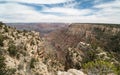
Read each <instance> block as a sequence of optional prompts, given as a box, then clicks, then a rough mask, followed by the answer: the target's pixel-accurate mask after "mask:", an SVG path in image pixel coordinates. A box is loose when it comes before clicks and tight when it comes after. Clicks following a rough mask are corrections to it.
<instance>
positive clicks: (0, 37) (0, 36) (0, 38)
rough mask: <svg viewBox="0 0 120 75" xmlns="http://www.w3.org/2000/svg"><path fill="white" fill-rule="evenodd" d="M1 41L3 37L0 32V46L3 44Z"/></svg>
mask: <svg viewBox="0 0 120 75" xmlns="http://www.w3.org/2000/svg"><path fill="white" fill-rule="evenodd" d="M3 41H4V37H3V35H1V34H0V46H3V45H4V44H3Z"/></svg>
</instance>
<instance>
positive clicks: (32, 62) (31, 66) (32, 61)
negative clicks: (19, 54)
mask: <svg viewBox="0 0 120 75" xmlns="http://www.w3.org/2000/svg"><path fill="white" fill-rule="evenodd" d="M35 62H36V59H35V58H32V59H31V61H30V69H31V68H35V66H34V63H35Z"/></svg>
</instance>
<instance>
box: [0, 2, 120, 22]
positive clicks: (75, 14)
mask: <svg viewBox="0 0 120 75" xmlns="http://www.w3.org/2000/svg"><path fill="white" fill-rule="evenodd" d="M15 1H17V0H15ZM20 1H22V0H20ZM24 1H26V2H27V0H24ZM29 1H32V0H29ZM29 1H28V2H29ZM42 1H43V0H42ZM42 1H41V3H42ZM46 1H48V0H46ZM61 1H63V0H61ZM64 1H65V0H64ZM32 2H33V1H32ZM35 2H36V1H35ZM35 2H33V3H35ZM59 2H60V0H59ZM39 3H40V2H39ZM51 3H53V2H51ZM119 3H120V1H118V0H116V1H115V2H113V3H104V4H103V5H102V4H100V5H95V6H94V8H100V10H99V11H97V12H94V11H93V10H92V9H75V8H68V7H53V8H44V9H43V10H41V11H40V12H38V11H36V10H34V8H32V7H29V6H25V5H20V4H17V3H14V2H13V3H5V4H0V15H1V16H0V20H1V21H3V22H69V23H70V22H79V23H83V22H84V23H120V21H119V20H120V14H119V13H120V8H116V6H117V7H119V5H118V4H119ZM115 4H117V5H115ZM113 8H114V9H113ZM42 12H51V13H59V14H63V15H64V16H60V15H55V14H45V13H42ZM92 12H94V14H93V15H88V16H85V15H87V14H90V13H92Z"/></svg>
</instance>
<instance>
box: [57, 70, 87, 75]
mask: <svg viewBox="0 0 120 75" xmlns="http://www.w3.org/2000/svg"><path fill="white" fill-rule="evenodd" d="M58 75H86V74H84V73H83V72H82V71H80V70H76V69H69V70H68V71H67V72H64V71H58Z"/></svg>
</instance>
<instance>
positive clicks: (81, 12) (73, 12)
mask: <svg viewBox="0 0 120 75" xmlns="http://www.w3.org/2000/svg"><path fill="white" fill-rule="evenodd" d="M42 12H52V13H59V14H63V15H66V16H67V15H69V16H80V15H87V14H89V13H91V12H92V11H91V10H89V9H81V10H79V9H74V8H64V7H54V8H47V9H44V10H43V11H42Z"/></svg>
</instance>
